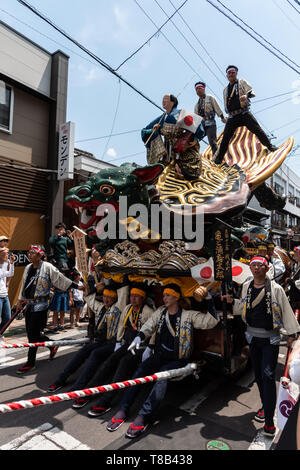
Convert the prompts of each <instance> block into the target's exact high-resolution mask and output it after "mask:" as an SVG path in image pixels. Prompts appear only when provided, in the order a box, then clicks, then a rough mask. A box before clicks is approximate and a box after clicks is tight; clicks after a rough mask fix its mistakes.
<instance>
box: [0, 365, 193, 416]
mask: <svg viewBox="0 0 300 470" xmlns="http://www.w3.org/2000/svg"><path fill="white" fill-rule="evenodd" d="M196 369H197V364H194V363H192V364H187V365H186V366H185V367H182V368H180V369H172V370H167V371H163V372H157V373H156V374H153V375H148V376H146V377H142V378H139V379H131V380H125V381H124V382H116V383H113V384H110V385H102V386H99V387H93V388H86V389H84V390H76V391H74V392H68V393H60V394H59V395H50V396H47V397H39V398H33V399H31V400H22V401H17V402H13V403H5V404H3V405H1V404H0V414H3V413H9V412H10V411H16V410H24V409H26V408H34V407H35V406H40V405H49V404H51V403H58V402H61V401H66V400H74V399H76V398H82V397H90V396H93V395H97V394H99V393H105V392H111V391H112V390H120V389H122V388H127V387H134V386H135V385H143V384H146V383H149V382H159V381H161V380H168V379H172V378H175V377H181V378H183V377H186V376H188V375H191V374H193V373H194V372H195V371H196Z"/></svg>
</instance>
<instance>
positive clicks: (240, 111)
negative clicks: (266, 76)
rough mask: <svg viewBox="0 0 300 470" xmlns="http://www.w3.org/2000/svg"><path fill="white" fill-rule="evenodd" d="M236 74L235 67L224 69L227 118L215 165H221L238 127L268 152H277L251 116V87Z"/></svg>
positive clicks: (252, 94) (253, 94)
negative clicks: (246, 130)
mask: <svg viewBox="0 0 300 470" xmlns="http://www.w3.org/2000/svg"><path fill="white" fill-rule="evenodd" d="M237 73H238V68H237V67H236V66H235V65H229V66H228V67H227V69H226V74H227V78H228V80H229V84H228V85H227V87H226V88H225V89H224V92H223V94H224V104H225V112H226V113H228V115H229V116H228V120H227V123H226V125H225V129H224V134H223V138H222V142H221V144H220V147H219V150H218V151H217V152H216V155H215V160H214V162H215V163H216V164H217V165H220V164H221V163H222V161H223V158H224V155H225V154H226V152H227V149H228V145H229V142H230V139H231V137H232V136H233V135H234V133H235V131H236V129H237V128H238V127H242V126H245V127H247V129H249V131H250V132H252V133H253V134H255V135H256V136H257V138H258V139H259V140H260V142H261V143H262V145H264V146H265V147H267V149H268V150H269V151H270V152H274V151H275V150H277V147H275V146H274V145H272V143H271V141H270V140H269V138H268V136H267V134H266V133H265V132H264V131H263V129H262V128H261V127H260V125H259V124H258V122H257V120H256V119H255V117H254V116H253V114H252V113H250V98H253V97H254V96H255V93H254V91H253V89H252V86H251V85H250V84H249V83H248V82H247V81H246V80H244V79H242V78H240V79H238V78H237Z"/></svg>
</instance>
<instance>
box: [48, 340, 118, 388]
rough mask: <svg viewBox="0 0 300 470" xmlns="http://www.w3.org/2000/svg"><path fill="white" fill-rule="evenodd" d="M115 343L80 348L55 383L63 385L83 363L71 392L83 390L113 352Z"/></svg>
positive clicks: (94, 344) (88, 345) (91, 344)
mask: <svg viewBox="0 0 300 470" xmlns="http://www.w3.org/2000/svg"><path fill="white" fill-rule="evenodd" d="M114 347H115V342H114V341H109V342H106V343H100V342H98V343H97V342H95V343H88V344H86V345H85V346H83V348H81V349H80V350H79V351H78V352H77V353H76V354H75V356H74V357H73V358H72V359H71V361H70V362H69V364H68V365H67V367H66V368H65V369H64V370H63V372H62V373H61V374H60V375H59V376H58V378H57V380H56V381H55V383H57V384H65V382H66V380H67V378H68V377H69V376H70V375H71V374H73V373H74V372H75V371H76V370H78V369H79V367H80V366H81V365H82V364H83V363H84V362H85V364H84V367H83V370H82V372H81V374H80V375H79V377H78V378H77V380H76V382H75V383H74V385H73V386H72V388H73V390H81V389H82V388H85V387H86V386H87V384H88V383H89V381H90V380H91V379H92V378H93V376H94V375H95V373H96V372H97V371H98V369H99V368H100V366H101V365H102V363H103V362H104V361H105V360H106V359H107V358H108V356H109V355H110V354H112V353H113V352H114Z"/></svg>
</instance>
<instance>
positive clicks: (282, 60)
mask: <svg viewBox="0 0 300 470" xmlns="http://www.w3.org/2000/svg"><path fill="white" fill-rule="evenodd" d="M18 1H20V0H18ZM206 1H207V2H208V3H209V4H210V5H211V6H212V7H214V8H215V9H216V10H218V11H219V12H220V13H221V14H222V15H224V16H226V18H228V19H229V20H230V21H231V22H232V23H234V24H235V25H236V26H237V27H238V28H240V29H242V30H243V31H244V32H245V33H246V34H248V36H250V37H252V39H254V40H255V41H256V42H258V43H259V44H260V45H261V46H263V47H264V48H265V49H267V51H269V52H271V54H273V55H274V56H275V57H277V59H279V60H280V61H281V62H283V63H284V64H285V65H287V66H288V67H289V68H290V69H292V70H293V71H294V72H296V73H297V74H298V75H300V71H299V70H297V69H295V67H293V66H292V65H290V64H289V63H288V62H286V61H285V60H284V59H282V57H280V56H278V55H277V54H276V53H275V52H274V51H272V49H270V48H269V47H267V46H266V45H265V44H263V43H262V42H261V41H259V40H258V39H257V38H256V37H255V36H253V34H251V33H250V32H249V31H247V30H246V29H245V28H244V27H243V26H241V25H240V24H238V23H237V22H236V21H235V20H234V19H233V18H231V17H230V16H229V15H227V13H225V12H224V11H223V10H221V9H220V8H219V7H218V6H217V5H215V4H214V3H213V2H212V1H211V0H206Z"/></svg>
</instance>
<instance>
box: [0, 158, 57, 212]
mask: <svg viewBox="0 0 300 470" xmlns="http://www.w3.org/2000/svg"><path fill="white" fill-rule="evenodd" d="M48 184H49V181H48V179H47V173H43V172H40V171H36V170H33V169H32V168H30V167H28V169H26V170H21V169H16V168H7V167H0V207H2V208H12V209H23V210H24V209H25V210H30V211H37V212H41V213H45V212H46V210H47V199H48Z"/></svg>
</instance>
